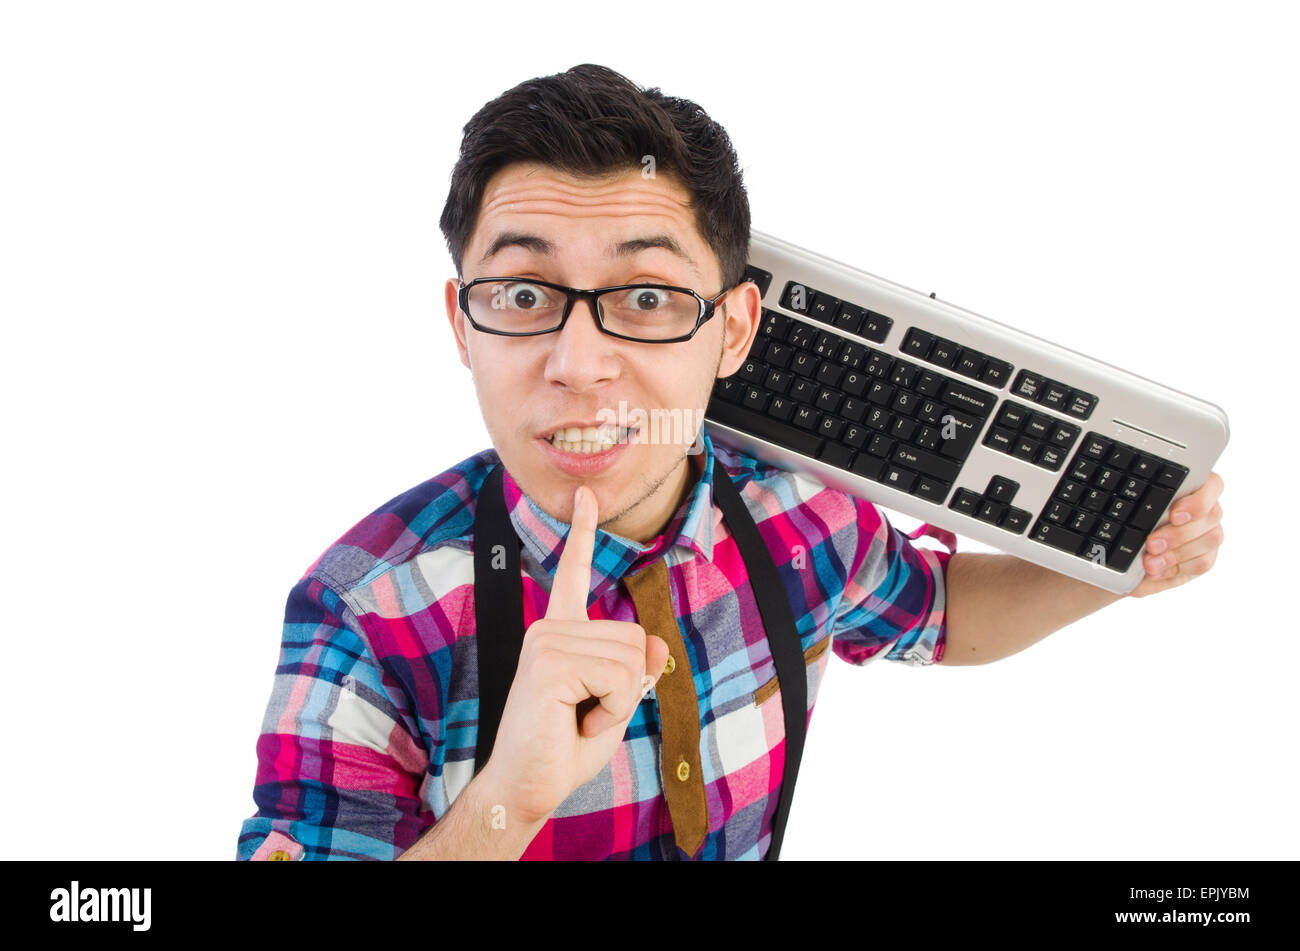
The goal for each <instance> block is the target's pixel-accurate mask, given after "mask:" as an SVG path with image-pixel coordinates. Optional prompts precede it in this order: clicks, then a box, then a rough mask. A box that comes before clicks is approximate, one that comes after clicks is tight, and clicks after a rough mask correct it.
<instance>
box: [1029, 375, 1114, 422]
mask: <svg viewBox="0 0 1300 951" xmlns="http://www.w3.org/2000/svg"><path fill="white" fill-rule="evenodd" d="M1011 395H1012V396H1019V397H1022V398H1023V399H1027V400H1033V401H1034V402H1035V403H1037V404H1038V405H1040V406H1046V407H1048V408H1049V409H1054V410H1056V411H1057V412H1058V413H1068V414H1069V415H1071V416H1076V417H1078V418H1079V419H1087V418H1088V417H1089V416H1091V415H1092V411H1093V410H1094V409H1096V408H1097V397H1095V396H1093V395H1092V394H1091V393H1085V392H1084V391H1083V390H1076V389H1072V388H1071V387H1068V386H1066V385H1065V384H1064V383H1058V382H1056V380H1051V379H1048V378H1047V377H1045V376H1043V375H1042V374H1041V373H1031V372H1029V371H1028V370H1021V371H1020V374H1019V375H1018V376H1017V377H1016V382H1015V383H1013V384H1012V386H1011Z"/></svg>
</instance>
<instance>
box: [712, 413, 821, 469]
mask: <svg viewBox="0 0 1300 951" xmlns="http://www.w3.org/2000/svg"><path fill="white" fill-rule="evenodd" d="M708 415H709V416H711V417H712V418H713V419H716V420H717V421H718V422H720V423H722V424H723V425H724V426H730V427H731V428H732V429H738V430H740V431H741V432H744V433H749V434H750V435H753V436H757V437H758V438H760V439H766V440H768V441H769V442H773V443H776V444H777V445H778V446H784V447H785V448H786V449H793V450H794V451H795V452H801V453H803V454H804V455H806V456H816V455H817V453H818V451H819V450H820V449H821V447H822V441H821V440H820V439H818V438H817V437H816V436H814V435H812V434H811V433H806V432H802V431H801V430H798V429H795V428H794V427H793V426H789V425H787V424H785V423H782V422H778V421H777V420H775V419H771V418H770V417H768V416H764V415H763V414H762V413H755V412H754V411H753V410H749V409H745V408H744V407H743V406H736V405H734V404H732V403H726V402H720V401H718V400H712V401H710V402H709V407H708Z"/></svg>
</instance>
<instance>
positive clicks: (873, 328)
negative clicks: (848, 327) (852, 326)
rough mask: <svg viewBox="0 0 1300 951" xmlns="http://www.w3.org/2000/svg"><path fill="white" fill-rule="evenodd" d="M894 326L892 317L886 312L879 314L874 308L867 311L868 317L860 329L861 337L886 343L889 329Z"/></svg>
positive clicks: (859, 334)
mask: <svg viewBox="0 0 1300 951" xmlns="http://www.w3.org/2000/svg"><path fill="white" fill-rule="evenodd" d="M893 326H894V321H893V319H892V318H889V317H886V316H885V315H884V314H877V313H876V312H875V311H874V310H869V311H867V318H866V320H864V321H863V322H862V329H861V330H859V331H858V336H859V337H866V338H867V339H868V340H871V341H873V342H875V343H884V342H885V338H886V337H888V336H889V330H890V328H891V327H893Z"/></svg>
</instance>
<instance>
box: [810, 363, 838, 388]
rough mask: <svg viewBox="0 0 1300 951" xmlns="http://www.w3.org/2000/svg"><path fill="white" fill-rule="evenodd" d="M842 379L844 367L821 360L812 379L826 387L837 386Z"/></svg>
mask: <svg viewBox="0 0 1300 951" xmlns="http://www.w3.org/2000/svg"><path fill="white" fill-rule="evenodd" d="M843 377H844V367H842V366H840V365H839V364H838V363H832V362H831V361H830V360H823V361H822V365H821V366H819V367H818V368H817V372H816V373H815V374H814V375H813V379H814V380H816V381H817V382H818V383H825V384H826V385H827V386H839V385H840V380H841V379H843Z"/></svg>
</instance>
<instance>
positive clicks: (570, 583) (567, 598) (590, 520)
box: [546, 485, 597, 621]
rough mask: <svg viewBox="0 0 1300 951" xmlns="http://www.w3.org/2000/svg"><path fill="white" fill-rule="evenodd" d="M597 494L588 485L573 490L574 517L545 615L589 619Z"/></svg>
mask: <svg viewBox="0 0 1300 951" xmlns="http://www.w3.org/2000/svg"><path fill="white" fill-rule="evenodd" d="M596 508H597V506H596V496H595V495H594V494H593V493H592V491H591V489H589V488H587V487H586V486H585V485H580V486H578V489H577V491H576V492H575V493H574V501H573V521H572V522H571V523H570V524H569V534H568V535H567V536H565V540H564V551H562V552H560V563H559V564H558V565H556V566H555V580H554V581H553V582H552V584H551V599H550V600H549V601H548V602H547V604H546V616H547V617H548V618H559V619H560V620H568V621H585V620H587V619H588V618H587V592H588V591H589V590H590V588H591V552H592V549H593V547H594V546H595V544H596V515H597V512H596Z"/></svg>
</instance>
